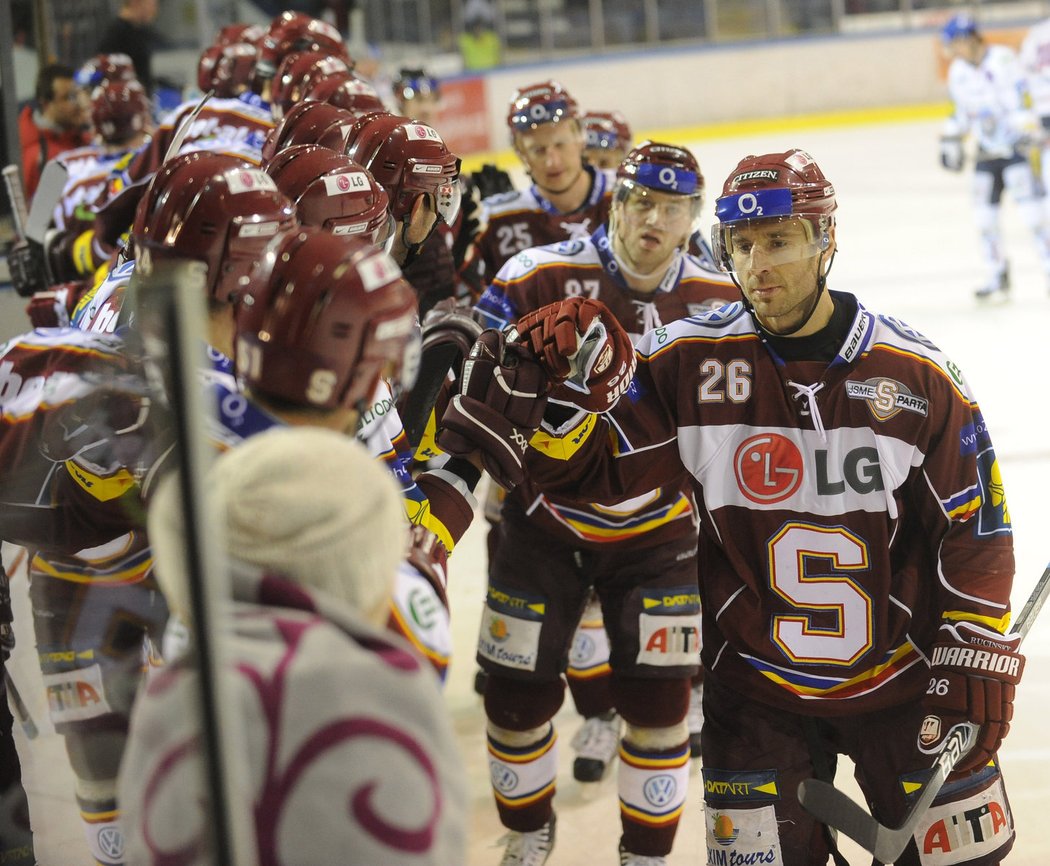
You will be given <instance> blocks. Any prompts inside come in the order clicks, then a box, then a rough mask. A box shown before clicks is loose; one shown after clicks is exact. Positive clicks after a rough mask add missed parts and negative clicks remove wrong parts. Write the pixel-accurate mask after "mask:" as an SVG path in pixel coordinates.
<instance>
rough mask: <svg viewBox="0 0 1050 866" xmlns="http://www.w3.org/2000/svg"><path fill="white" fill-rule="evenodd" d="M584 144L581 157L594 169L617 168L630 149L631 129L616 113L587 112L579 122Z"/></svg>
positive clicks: (620, 115)
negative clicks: (581, 127)
mask: <svg viewBox="0 0 1050 866" xmlns="http://www.w3.org/2000/svg"><path fill="white" fill-rule="evenodd" d="M580 124H581V125H582V126H583V135H584V140H585V142H586V144H585V146H584V148H583V157H584V159H586V160H587V162H588V163H589V164H590V165H593V166H594V167H595V168H611V169H613V170H614V171H615V170H616V169H617V168H619V166H620V163H621V162H623V160H624V157H626V156H627V152H628V151H629V150H630V149H631V142H632V141H633V138H634V137H633V136H632V134H631V127H630V126H629V125H628V123H627V118H625V117H624V116H623V115H622V114H620V112H618V111H588V112H587V113H586V114H585V115H584V116H583V119H582V120H581V121H580Z"/></svg>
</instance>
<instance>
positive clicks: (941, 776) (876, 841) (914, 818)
mask: <svg viewBox="0 0 1050 866" xmlns="http://www.w3.org/2000/svg"><path fill="white" fill-rule="evenodd" d="M1048 594H1050V565H1047V567H1046V568H1045V569H1043V573H1042V575H1041V576H1040V578H1039V580H1038V581H1037V582H1036V585H1035V589H1033V590H1032V593H1031V595H1029V596H1028V600H1027V601H1026V602H1025V604H1024V607H1023V608H1021V612H1020V613H1019V614H1018V615H1017V619H1016V621H1015V622H1014V628H1013V632H1012V633H1013V634H1016V635H1020V637H1021V639H1022V640H1024V637H1025V635H1027V634H1028V632H1029V631H1031V628H1032V625H1033V624H1034V623H1035V620H1036V617H1037V616H1038V615H1039V611H1040V610H1041V609H1042V607H1043V604H1044V603H1045V602H1046V598H1047V595H1048ZM977 731H978V728H977V726H976V725H973V724H970V723H969V722H966V723H964V724H959V725H955V727H953V728H952V729H951V730H950V731H949V732H948V736H947V737H946V738H945V740H944V745H943V746H942V747H941V751H940V753H939V754H938V755H937V759H936V760H935V761H934V764H933V767H932V768H931V771H930V777H929V778H928V779H927V780H926V782H925V784H923V786H922V791H921V793H920V794H919V797H918V799H916V801H915V803H914V804H913V805H912V807H911V809H910V810H909V812H908V814H907V816H906V817H905V819H904V823H902V824H901V826H900V827H897V828H893V827H886V826H883V825H882V824H880V823H879V822H878V821H876V820H875V819H874V818H873V817H872V816H871V815H869V814H868V813H867V811H866V810H865V809H863V808H862V807H861V806H859V805H857V804H856V803H854V802H853V800H851V799H850V798H849V797H847V796H846V795H845V794H844V793H842V791H840V790H839V789H838V788H836V787H835V786H834V785H831V784H829V783H827V782H821V781H819V780H817V779H803V780H802V781H801V782H799V785H798V799H799V802H800V803H801V804H802V806H803V808H804V809H806V811H808V812H809V813H810V814H811V815H813V816H814V817H815V818H816V819H817V820H818V821H821V822H822V823H824V824H827V825H828V826H829V827H832V828H834V829H836V830H840V831H841V832H843V833H844V834H845V835H847V836H849V838H850V839H852V840H853V841H854V842H856V843H857V844H859V845H861V846H862V847H863V848H864V850H866V851H868V852H870V853H871V854H873V855H874V856H875V859H876V860H878V861H879V862H880V863H893V862H894V861H896V859H897V858H898V857H900V855H901V853H902V852H903V851H904V849H905V848H906V847H907V845H908V842H909V841H910V840H911V838H912V835H913V834H914V833H915V828H916V827H918V826H919V822H920V821H921V820H922V816H923V815H924V814H925V813H926V810H927V809H928V808H929V806H930V804H931V803H932V802H933V801H934V799H935V798H936V797H937V795H938V794H939V793H940V790H941V788H942V787H944V783H945V781H946V780H947V779H948V776H950V775H951V772H952V770H953V769H954V768H955V765H956V764H957V763H958V762H959V760H960V759H961V758H962V757H963V756H964V755H965V754H966V753H967V752H968V751H970V748H971V747H972V746H973V742H974V739H975V738H976V736H977Z"/></svg>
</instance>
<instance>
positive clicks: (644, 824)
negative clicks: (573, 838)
mask: <svg viewBox="0 0 1050 866" xmlns="http://www.w3.org/2000/svg"><path fill="white" fill-rule="evenodd" d="M618 783H619V789H620V823H621V825H622V826H623V837H622V838H621V840H620V841H621V843H622V845H623V848H624V850H625V851H630V852H631V853H632V854H641V855H643V856H646V857H665V856H667V855H668V854H670V853H671V847H672V846H673V844H674V837H675V833H676V832H677V830H678V821H679V819H680V818H681V816H682V809H683V808H684V806H685V798H686V793H687V792H688V790H689V742H688V741H685V742H683V743H682V744H681V745H678V746H675V747H673V748H671V749H666V750H662V751H655V752H654V751H645V750H642V749H639V748H637V747H636V746H633V745H631V744H630V743H628V742H627V740H623V741H622V742H621V744H620V769H619V778H618Z"/></svg>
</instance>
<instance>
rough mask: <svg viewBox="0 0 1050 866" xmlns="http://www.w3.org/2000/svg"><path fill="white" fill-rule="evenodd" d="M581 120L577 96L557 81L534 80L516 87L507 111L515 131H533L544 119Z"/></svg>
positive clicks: (508, 124)
mask: <svg viewBox="0 0 1050 866" xmlns="http://www.w3.org/2000/svg"><path fill="white" fill-rule="evenodd" d="M564 120H578V106H577V104H576V100H575V99H573V98H572V96H570V95H569V92H568V91H567V90H566V89H565V88H564V87H562V86H561V84H559V83H558V82H557V81H543V82H540V83H539V84H530V85H528V86H527V87H522V88H520V89H518V90H517V91H515V93H514V96H513V97H511V101H510V108H509V110H508V111H507V126H509V127H510V131H511V133H518V132H529V131H531V130H533V129H535V128H536V127H538V126H541V125H542V124H544V123H560V122H561V121H564Z"/></svg>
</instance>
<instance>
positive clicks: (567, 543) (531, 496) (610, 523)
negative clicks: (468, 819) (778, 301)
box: [446, 141, 739, 864]
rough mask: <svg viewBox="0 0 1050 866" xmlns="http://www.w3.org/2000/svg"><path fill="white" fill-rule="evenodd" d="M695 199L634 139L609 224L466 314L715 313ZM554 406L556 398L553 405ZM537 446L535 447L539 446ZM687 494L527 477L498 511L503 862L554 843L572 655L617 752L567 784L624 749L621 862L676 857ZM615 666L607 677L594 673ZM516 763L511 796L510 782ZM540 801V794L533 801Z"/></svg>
mask: <svg viewBox="0 0 1050 866" xmlns="http://www.w3.org/2000/svg"><path fill="white" fill-rule="evenodd" d="M703 192H704V186H703V176H702V175H701V173H700V168H699V166H698V165H697V162H696V159H695V158H694V157H693V155H692V154H691V153H690V152H689V151H688V150H686V149H684V148H681V147H678V146H675V145H670V144H662V143H659V142H652V141H646V142H644V143H642V144H641V145H639V146H638V147H636V148H634V149H633V150H632V151H631V152H630V153H629V154H628V156H627V158H626V159H625V160H624V161H623V163H622V165H621V166H620V168H619V170H618V172H617V180H616V183H615V186H614V189H613V205H612V211H611V214H610V220H609V224H608V226H605V225H603V226H600V227H598V229H597V230H596V231H595V233H594V234H593V235H592V236H591V237H590V238H587V239H585V240H573V241H565V242H562V243H560V244H554V245H550V246H546V247H538V248H533V249H529V250H526V251H524V252H522V253H519V254H518V255H517V256H515V257H514V258H512V259H511V260H510V261H509V262H507V264H506V265H504V266H503V268H501V269H500V272H499V273H498V274H497V276H496V279H495V280H494V281H493V283H492V285H491V286H490V287H489V289H488V290H487V291H486V292H485V294H484V295H483V296H482V297H481V300H480V301H479V302H478V304H477V307H476V311H477V313H478V314H479V315H480V316H481V318H482V321H483V323H484V324H486V325H488V326H490V327H497V328H502V327H504V326H506V325H508V324H512V323H514V322H516V321H518V320H519V319H520V318H521V317H523V316H524V315H525V314H527V313H531V312H533V311H535V310H536V309H538V308H539V307H541V306H544V305H546V304H550V303H553V302H555V301H559V300H563V299H566V298H588V299H597V300H599V301H602V302H603V303H604V304H605V305H606V306H607V307H608V308H609V309H610V310H611V311H612V313H613V315H615V316H616V318H617V319H618V320H619V322H620V324H621V325H623V327H624V328H625V329H626V331H627V332H628V334H629V335H630V336H631V338H632V339H633V340H637V339H639V338H640V337H641V336H642V334H644V333H645V332H646V331H648V330H650V329H652V328H654V327H660V326H663V325H665V324H668V323H670V322H671V321H674V320H676V319H679V318H682V317H684V316H689V315H693V314H697V313H700V312H702V311H705V310H708V309H710V308H711V301H712V299H714V298H717V299H718V300H717V302H716V304H721V303H725V302H727V301H728V300H731V299H733V298H738V297H739V293H738V292H737V290H736V288H735V286H733V285H732V282H731V281H730V280H729V279H728V278H727V277H725V276H724V275H715V274H712V273H711V272H710V271H708V270H706V269H705V268H703V267H702V266H701V265H700V264H699V263H698V262H696V261H695V260H693V259H692V258H691V257H690V256H688V255H685V254H684V249H685V247H686V246H687V244H688V240H689V237H690V235H691V234H692V233H693V231H694V229H695V228H696V225H697V223H698V221H699V217H700V211H701V208H702V206H703ZM565 387H567V386H565ZM568 394H569V399H570V400H571V399H572V392H571V391H569V392H568ZM565 397H566V395H565V394H564V393H560V392H558V391H555V392H554V393H553V394H552V396H551V401H552V404H559V403H560V401H562V400H564V399H565ZM560 405H561V408H562V409H563V415H564V417H563V418H562V419H561V420H562V422H563V425H562V426H561V428H560V429H559V433H560V434H561V437H564V439H568V440H571V439H572V438H573V437H574V436H576V435H581V434H583V433H585V431H586V428H587V426H588V425H590V424H592V423H593V419H592V418H590V417H589V416H588V415H587V414H586V413H582V414H581V413H579V412H577V411H576V409H575V407H574V406H571V404H570V405H565V404H564V403H560ZM549 414H550V413H549ZM446 417H447V416H446ZM581 423H582V425H583V426H580V425H581ZM570 429H571V430H574V431H575V432H568V431H569V430H570ZM548 441H550V442H552V443H553V442H554V440H548ZM557 444H561V439H559V441H558V443H557ZM532 446H533V447H534V448H540V449H543V448H544V447H545V445H544V442H543V441H541V440H540V439H537V438H534V439H533V440H532ZM690 484H691V481H690V479H689V478H688V476H687V474H686V473H685V472H684V471H683V472H681V473H680V475H679V477H678V478H677V479H676V481H675V482H673V483H668V484H666V485H663V486H661V487H656V486H654V487H653V488H651V489H649V490H647V491H645V492H644V493H641V494H639V495H637V496H634V497H632V498H630V499H624V500H621V501H619V502H608V501H605V502H603V503H602V504H601V505H597V504H587V505H584V504H580V503H579V502H574V501H571V500H566V499H564V498H561V497H559V496H557V495H548V494H546V492H545V491H544V490H543V489H542V487H536V486H533V485H531V484H530V483H528V481H527V480H526V482H525V483H524V484H522V485H520V486H518V487H516V488H515V489H514V490H513V492H511V493H510V494H509V495H508V497H507V499H506V501H505V502H504V504H503V509H502V520H501V521H500V523H499V543H498V544H497V545H496V554H495V557H494V559H493V560H492V561H491V562H490V566H489V591H488V602H487V612H486V614H485V617H484V619H483V623H482V633H481V636H480V637H479V640H478V661H479V662H480V664H481V665H482V667H483V668H484V669H485V670H487V671H488V672H489V679H488V683H487V685H486V689H485V711H486V714H487V715H488V719H489V755H490V764H491V767H492V774H491V776H492V779H493V785H494V792H495V796H496V803H497V808H498V809H499V813H500V818H501V820H502V821H503V823H504V824H505V825H506V826H507V827H509V828H510V829H511V830H512V831H513V832H512V835H511V841H510V843H509V845H508V848H507V851H506V854H505V857H504V860H503V863H504V864H512V863H518V862H542V861H541V859H540V857H539V856H538V852H542V851H549V849H550V846H551V844H552V843H553V813H552V798H553V794H554V783H555V779H554V772H555V768H556V766H557V763H556V757H555V749H554V746H553V742H554V738H555V732H554V729H553V726H552V724H551V719H552V717H553V716H554V714H555V713H556V712H557V710H558V707H559V705H560V703H561V699H562V688H563V686H562V681H561V674H562V672H563V671H564V670H565V668H566V664H567V661H568V663H569V664H570V665H571V666H572V667H571V668H570V670H569V674H570V683H572V682H573V681H574V679H575V680H579V679H583V680H587V679H592V678H600V682H602V683H604V684H605V687H606V688H607V689H609V690H610V691H611V694H606V693H603V692H602V691H598V690H595V689H591V690H590V691H587V690H584V689H582V688H580V687H579V686H578V685H577V687H576V689H575V690H574V696H575V697H576V704H577V708H578V709H579V710H580V712H581V713H582V714H583V715H584V716H585V717H587V718H588V721H587V722H586V723H585V728H587V729H593V730H585V732H584V733H585V734H588V733H590V734H591V735H592V736H595V737H597V736H604V737H606V738H608V739H610V740H611V744H612V748H609V749H607V750H602V749H600V748H598V746H600V745H601V744H594V746H592V748H591V749H590V750H587V749H585V750H584V752H583V754H582V755H581V757H579V758H577V760H576V764H575V767H574V771H575V774H576V777H577V778H578V779H580V780H581V781H594V780H596V779H597V778H600V777H601V773H602V772H603V771H604V769H605V762H606V761H607V760H609V758H610V757H611V755H612V754H613V753H615V750H616V748H617V747H619V751H620V758H621V760H620V765H619V787H620V804H621V819H622V822H623V831H624V835H623V848H622V850H623V851H624V852H625V853H624V855H623V856H624V861H623V862H625V863H632V864H634V863H644V862H649V861H648V860H645V859H642V858H643V857H663V856H666V855H667V854H668V853H669V852H670V850H671V845H672V843H673V840H674V834H675V829H676V827H677V820H678V815H679V814H680V811H681V808H682V805H683V804H684V802H685V796H686V790H687V787H688V760H689V747H688V742H687V741H688V738H689V733H688V730H687V728H686V725H685V715H686V708H687V706H688V703H689V694H690V677H691V676H692V675H694V674H695V673H696V670H697V662H698V660H699V644H698V638H699V628H698V626H699V596H698V591H697V585H696V560H695V554H696V527H697V522H698V519H699V515H698V512H697V508H696V502H695V499H694V495H693V493H692V490H691V487H690ZM592 585H593V587H594V589H595V591H596V593H597V597H598V598H599V599H600V600H601V612H604V614H605V617H604V619H605V624H606V625H605V628H604V629H603V628H602V625H601V615H600V614H601V612H599V614H598V616H597V619H598V623H597V627H596V628H594V627H591V628H585V630H584V632H583V633H582V634H581V635H580V636H579V637H578V638H577V639H576V640H575V641H573V633H574V631H575V629H576V624H577V622H578V621H579V620H580V614H581V612H582V611H583V609H584V606H585V604H586V603H587V601H588V595H589V593H590V588H591V586H592ZM521 599H527V600H528V604H529V605H533V606H534V607H535V608H536V609H541V608H542V610H543V614H542V616H538V617H536V618H535V619H536V621H535V624H534V625H533V627H532V628H531V629H530V630H529V631H528V634H529V635H530V637H529V639H528V640H525V639H522V640H521V641H520V642H516V643H515V644H514V649H515V654H514V655H513V656H508V655H507V645H506V644H505V642H504V640H503V638H504V635H503V634H500V633H499V629H505V627H506V622H507V620H506V617H507V615H508V614H511V615H514V606H515V605H516V604H517V603H518V602H519V600H521ZM643 610H644V611H645V614H644V616H640V613H641V612H642V611H643ZM654 613H656V614H662V615H664V616H673V617H674V618H675V621H676V623H678V624H679V625H682V627H683V628H684V627H685V625H684V624H686V623H690V622H693V623H694V625H693V632H692V637H691V638H690V639H689V640H687V641H685V642H684V643H682V645H681V646H671V645H670V644H669V643H668V644H667V645H660V647H659V648H657V649H654V646H657V644H659V640H658V634H657V631H656V630H655V629H653V628H650V627H649V624H650V623H656V624H660V623H661V617H659V616H656V617H654V616H653V614H654ZM592 618H594V617H592ZM587 624H588V623H587V617H585V626H586V625H587ZM606 632H608V637H606ZM571 644H573V646H572V654H571V659H570V645H571ZM588 649H590V651H589V652H588V651H586V650H588ZM523 657H527V658H529V659H530V663H529V664H528V665H524V664H522V663H520V662H519V661H513V660H508V659H520V658H523ZM610 664H611V666H612V676H611V681H610V679H609V678H604V677H600V675H601V674H602V673H604V672H606V671H607V670H608V667H609V665H610ZM610 705H613V706H615V708H616V710H618V711H619V713H620V715H621V716H622V717H623V718H624V719H625V720H626V722H627V730H626V733H625V736H624V738H623V741H622V744H620V742H619V736H618V731H619V727H620V722H619V718H618V717H617V716H616V713H615V712H613V713H612V714H611V715H610V714H608V713H607V710H608V707H609V706H610ZM526 707H528V709H527V710H526ZM599 713H606V715H605V717H604V718H603V717H601V716H600V715H599ZM582 745H585V744H584V743H581V746H582ZM526 756H528V757H526ZM512 769H513V773H514V774H516V776H517V778H518V780H519V783H518V784H516V785H511V784H509V783H508V781H507V780H508V779H509V778H510V777H511V776H512V775H513V774H512V772H511V770H512ZM658 777H659V778H671V779H673V780H674V783H673V784H674V787H675V793H674V795H673V796H672V797H670V798H669V799H668V801H667V802H666V803H664V804H663V808H661V809H659V810H653V808H652V804H647V803H646V802H645V801H644V799H642V798H641V792H643V791H646V790H648V789H649V788H650V787H651V786H652V785H653V784H654V781H653V780H655V779H657V778H658ZM537 791H543V795H542V796H539V797H537V796H536V792H537ZM515 858H520V860H519V859H515ZM530 858H536V859H535V861H533V860H532V859H530Z"/></svg>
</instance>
